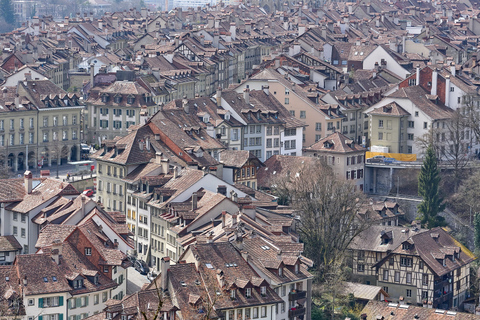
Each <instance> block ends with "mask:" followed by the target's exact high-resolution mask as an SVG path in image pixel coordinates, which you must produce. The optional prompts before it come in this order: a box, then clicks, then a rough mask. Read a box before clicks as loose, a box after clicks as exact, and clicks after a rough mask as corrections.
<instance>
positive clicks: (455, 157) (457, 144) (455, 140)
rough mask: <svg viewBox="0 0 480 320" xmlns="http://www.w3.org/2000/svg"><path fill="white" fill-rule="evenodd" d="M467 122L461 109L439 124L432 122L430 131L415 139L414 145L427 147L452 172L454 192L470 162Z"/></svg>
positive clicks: (423, 148)
mask: <svg viewBox="0 0 480 320" xmlns="http://www.w3.org/2000/svg"><path fill="white" fill-rule="evenodd" d="M468 126H469V120H468V117H467V116H466V115H465V113H464V110H463V109H459V110H456V111H454V112H453V114H452V117H451V118H450V119H447V120H445V121H443V122H442V123H441V125H440V122H434V123H433V124H432V127H431V128H430V130H429V131H428V132H427V133H425V134H424V135H423V136H421V137H419V138H417V140H416V143H417V145H418V146H419V147H420V148H421V149H422V150H426V149H427V148H428V147H429V146H431V147H432V149H433V151H434V152H435V156H436V157H437V159H438V160H440V164H441V165H443V166H446V167H447V168H449V169H451V170H452V171H453V182H454V191H455V192H456V191H457V189H458V185H459V183H460V180H461V175H462V171H463V169H464V168H465V167H466V166H467V165H468V163H469V161H470V158H471V156H470V154H469V150H468V147H467V146H468V144H469V141H468V139H469V136H468V135H469V133H466V131H465V128H468Z"/></svg>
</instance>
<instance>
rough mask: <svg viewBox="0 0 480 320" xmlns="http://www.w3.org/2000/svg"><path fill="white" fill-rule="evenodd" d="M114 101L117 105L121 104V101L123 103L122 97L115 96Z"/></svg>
mask: <svg viewBox="0 0 480 320" xmlns="http://www.w3.org/2000/svg"><path fill="white" fill-rule="evenodd" d="M114 100H115V103H120V101H122V96H120V95H117V96H115V99H114Z"/></svg>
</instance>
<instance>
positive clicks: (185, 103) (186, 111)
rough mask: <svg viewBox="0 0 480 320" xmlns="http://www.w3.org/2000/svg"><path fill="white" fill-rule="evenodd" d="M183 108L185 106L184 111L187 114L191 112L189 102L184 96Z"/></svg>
mask: <svg viewBox="0 0 480 320" xmlns="http://www.w3.org/2000/svg"><path fill="white" fill-rule="evenodd" d="M182 106H183V110H184V111H185V113H189V112H190V108H189V106H188V100H187V96H184V97H183V99H182Z"/></svg>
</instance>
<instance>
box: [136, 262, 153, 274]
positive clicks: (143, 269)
mask: <svg viewBox="0 0 480 320" xmlns="http://www.w3.org/2000/svg"><path fill="white" fill-rule="evenodd" d="M134 266H135V270H137V271H138V272H140V274H143V275H146V274H147V273H148V271H149V270H150V268H148V266H147V263H146V262H145V261H143V260H137V261H135V264H134Z"/></svg>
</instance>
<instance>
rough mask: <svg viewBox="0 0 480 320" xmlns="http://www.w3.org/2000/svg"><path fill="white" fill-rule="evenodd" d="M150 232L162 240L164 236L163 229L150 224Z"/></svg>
mask: <svg viewBox="0 0 480 320" xmlns="http://www.w3.org/2000/svg"><path fill="white" fill-rule="evenodd" d="M151 232H152V233H153V234H156V235H158V236H160V237H162V238H163V237H164V235H165V227H164V226H161V225H158V224H156V223H153V222H152V224H151Z"/></svg>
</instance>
